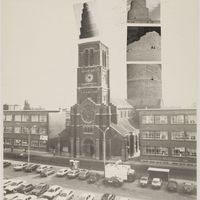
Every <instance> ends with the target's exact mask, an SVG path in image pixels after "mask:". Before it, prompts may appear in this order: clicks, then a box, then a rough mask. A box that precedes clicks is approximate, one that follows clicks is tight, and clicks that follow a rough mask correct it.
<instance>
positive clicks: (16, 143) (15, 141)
mask: <svg viewBox="0 0 200 200" xmlns="http://www.w3.org/2000/svg"><path fill="white" fill-rule="evenodd" d="M14 145H16V146H21V145H22V141H21V140H18V139H16V140H14Z"/></svg>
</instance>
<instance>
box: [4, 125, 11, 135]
mask: <svg viewBox="0 0 200 200" xmlns="http://www.w3.org/2000/svg"><path fill="white" fill-rule="evenodd" d="M4 133H12V126H5V127H4Z"/></svg>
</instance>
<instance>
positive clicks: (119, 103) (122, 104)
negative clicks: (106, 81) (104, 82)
mask: <svg viewBox="0 0 200 200" xmlns="http://www.w3.org/2000/svg"><path fill="white" fill-rule="evenodd" d="M111 103H112V104H113V105H114V106H117V108H130V109H131V108H132V109H133V106H131V104H130V103H128V101H127V100H124V99H111Z"/></svg>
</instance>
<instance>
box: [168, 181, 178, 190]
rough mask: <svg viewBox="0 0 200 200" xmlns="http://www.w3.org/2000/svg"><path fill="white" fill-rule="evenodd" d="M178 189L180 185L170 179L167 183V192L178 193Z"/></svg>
mask: <svg viewBox="0 0 200 200" xmlns="http://www.w3.org/2000/svg"><path fill="white" fill-rule="evenodd" d="M177 189H178V183H177V182H176V181H175V180H173V179H170V180H169V181H168V183H167V190H168V191H170V192H176V191H177Z"/></svg>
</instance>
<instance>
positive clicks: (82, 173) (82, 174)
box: [78, 169, 90, 180]
mask: <svg viewBox="0 0 200 200" xmlns="http://www.w3.org/2000/svg"><path fill="white" fill-rule="evenodd" d="M89 176H90V172H89V170H87V169H82V170H80V173H79V176H78V178H79V179H80V180H86V179H87V178H89Z"/></svg>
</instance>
